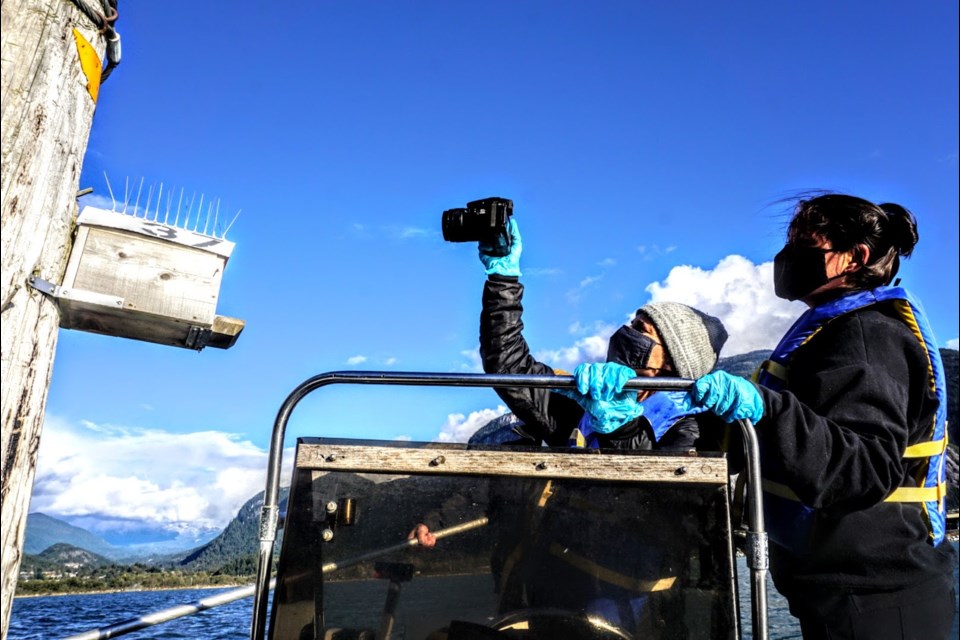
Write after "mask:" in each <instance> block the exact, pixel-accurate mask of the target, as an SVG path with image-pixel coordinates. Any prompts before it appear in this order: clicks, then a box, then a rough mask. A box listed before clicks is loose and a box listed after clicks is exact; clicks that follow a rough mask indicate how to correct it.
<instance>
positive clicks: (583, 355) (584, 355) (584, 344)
mask: <svg viewBox="0 0 960 640" xmlns="http://www.w3.org/2000/svg"><path fill="white" fill-rule="evenodd" d="M616 330H617V327H615V326H613V325H609V324H605V323H599V322H598V323H595V324H594V326H593V328H592V329H589V330H588V329H585V328H584V327H583V326H582V325H581V324H580V323H574V324H573V325H571V326H570V332H571V333H574V334H577V333H579V334H585V335H582V337H580V338H578V339H577V341H576V342H574V343H573V345H572V346H569V347H560V348H559V349H542V350H538V351H537V352H536V353H534V357H535V358H536V359H537V360H539V361H540V362H545V363H547V364H549V365H550V366H551V367H554V368H555V369H564V370H567V371H573V369H574V367H576V366H577V365H578V364H580V363H581V362H601V361H603V360H605V359H606V357H607V341H608V340H610V336H611V335H613V332H614V331H616Z"/></svg>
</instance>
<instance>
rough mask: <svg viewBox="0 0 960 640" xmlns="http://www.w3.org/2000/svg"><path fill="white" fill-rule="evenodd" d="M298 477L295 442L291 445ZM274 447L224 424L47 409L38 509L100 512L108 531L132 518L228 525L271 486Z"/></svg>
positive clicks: (164, 524) (60, 514)
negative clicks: (120, 421)
mask: <svg viewBox="0 0 960 640" xmlns="http://www.w3.org/2000/svg"><path fill="white" fill-rule="evenodd" d="M284 460H285V461H286V463H285V465H284V466H285V471H284V472H283V473H282V475H281V477H282V478H289V477H290V466H291V464H292V461H293V450H292V449H289V450H287V451H285V452H284ZM266 468H267V453H266V452H265V451H263V450H261V449H260V448H258V447H256V446H255V445H253V444H252V443H251V442H250V441H248V440H242V439H241V438H240V437H239V436H237V435H236V434H232V433H227V432H223V431H212V430H211V431H199V432H196V433H183V434H179V433H170V432H168V431H163V430H159V429H140V428H130V427H122V428H121V427H113V426H110V425H97V424H93V423H89V422H83V423H81V424H73V423H70V422H67V421H65V420H63V419H60V418H58V417H56V416H49V415H48V416H47V419H46V421H45V424H44V432H43V439H42V445H41V447H40V451H39V454H38V461H37V475H36V481H35V483H34V488H33V495H32V501H31V503H30V510H31V511H41V512H43V513H46V514H47V515H50V516H53V517H57V518H67V519H69V518H92V519H94V520H95V521H96V522H98V523H99V525H98V527H97V528H98V529H100V530H101V531H104V530H110V529H123V528H125V527H130V526H131V525H132V523H137V525H138V526H143V525H149V526H153V527H156V528H157V529H163V530H168V531H177V530H181V529H183V528H184V527H187V526H190V527H207V528H222V527H224V526H225V525H226V524H227V523H228V522H229V521H230V520H231V519H232V518H233V517H234V516H235V515H236V513H237V510H238V509H239V508H240V507H241V506H242V505H243V504H244V503H245V502H246V501H247V500H249V499H250V498H252V497H253V496H254V495H255V494H257V493H259V492H260V491H263V488H264V483H265V480H266Z"/></svg>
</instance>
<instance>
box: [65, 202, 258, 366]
mask: <svg viewBox="0 0 960 640" xmlns="http://www.w3.org/2000/svg"><path fill="white" fill-rule="evenodd" d="M233 246H234V244H233V243H232V242H229V241H227V240H225V239H223V238H217V237H213V236H207V235H204V234H201V233H196V232H194V231H189V230H187V229H182V228H179V227H176V226H170V225H167V224H164V223H161V222H158V221H156V220H148V219H144V218H138V217H135V216H131V215H127V214H124V213H118V212H115V211H106V210H104V209H96V208H94V207H84V209H83V211H81V212H80V216H79V217H78V218H77V229H76V237H75V239H74V243H73V248H72V250H71V252H70V260H69V262H68V263H67V270H66V273H65V274H64V277H63V284H61V285H60V286H59V287H56V292H55V293H54V295H55V296H56V298H57V302H58V305H59V307H60V314H61V315H60V326H61V327H63V328H64V329H77V330H80V331H92V332H94V333H102V334H106V335H111V336H121V337H124V338H131V339H133V340H144V341H147V342H156V343H159V344H166V345H172V346H177V347H185V348H188V349H196V350H200V349H203V348H204V347H217V348H219V349H227V348H229V347H231V346H233V344H234V343H235V342H236V341H237V338H238V337H239V335H240V332H241V331H242V330H243V327H244V322H243V320H238V319H236V318H228V317H224V316H218V315H217V313H216V310H217V298H218V297H219V295H220V279H221V278H222V277H223V270H224V268H225V267H226V265H227V259H228V258H229V257H230V253H231V252H232V251H233Z"/></svg>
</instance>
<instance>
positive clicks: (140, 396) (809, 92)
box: [32, 0, 960, 537]
mask: <svg viewBox="0 0 960 640" xmlns="http://www.w3.org/2000/svg"><path fill="white" fill-rule="evenodd" d="M120 9H121V13H120V20H119V21H118V23H117V29H118V31H119V32H120V34H121V35H122V38H123V61H122V63H121V65H120V66H119V67H118V68H117V69H116V70H115V71H114V73H113V75H112V76H111V78H110V79H109V80H108V81H107V83H106V84H105V85H104V86H103V88H102V90H101V93H100V101H99V104H98V106H97V112H96V115H95V119H94V123H93V130H92V133H91V136H90V142H89V147H88V151H87V155H86V158H85V160H84V165H83V173H82V178H81V187H87V186H90V187H93V188H94V189H95V194H94V195H93V196H88V197H85V198H84V199H83V200H82V204H86V205H91V206H105V207H106V208H110V207H111V206H112V203H111V202H110V199H109V196H108V191H107V183H106V180H105V178H104V173H105V172H106V175H107V176H109V179H110V183H111V185H112V187H113V190H114V193H115V195H116V196H117V197H118V198H120V199H122V197H123V191H124V184H125V181H126V180H127V179H129V180H130V181H131V182H133V183H134V184H139V180H140V179H141V178H142V179H144V181H145V185H147V186H149V185H153V186H154V189H155V190H156V187H157V186H158V185H159V184H160V183H161V182H162V183H164V185H165V189H167V190H168V191H169V190H170V189H171V188H173V189H177V190H179V189H180V188H183V189H184V190H185V192H186V193H187V195H188V197H189V195H190V194H191V193H193V192H195V193H197V194H198V197H199V194H200V193H203V194H205V196H206V197H207V198H208V199H209V198H219V199H220V202H221V206H222V211H223V212H225V214H229V215H230V216H231V217H232V215H234V214H235V213H236V212H237V211H240V212H241V213H240V216H239V218H237V221H236V223H235V224H234V225H233V226H232V228H231V229H230V231H229V233H228V234H227V237H228V239H229V240H231V241H233V242H235V243H236V249H235V251H234V253H233V255H232V257H231V259H230V261H229V263H228V265H227V269H226V272H225V275H224V280H223V286H222V289H221V295H220V300H219V305H218V309H217V311H218V313H219V314H221V315H227V316H233V317H237V318H241V319H243V320H245V321H246V323H247V325H246V329H245V330H244V332H243V334H242V335H241V336H240V339H239V341H238V342H237V344H236V345H235V346H234V347H233V348H231V349H229V350H226V351H222V350H214V349H206V350H204V351H202V352H200V353H196V352H192V351H188V350H182V349H176V348H172V347H161V346H157V345H152V344H147V343H138V342H134V341H130V340H124V339H119V338H107V337H103V336H98V335H93V334H83V333H79V332H75V331H62V332H61V335H60V338H59V344H58V347H57V356H56V361H55V365H54V374H53V380H52V383H51V387H50V394H49V399H48V403H47V424H46V431H45V434H44V438H43V441H42V444H41V449H40V459H41V460H40V466H39V469H38V476H37V483H36V487H35V491H34V499H33V504H32V510H38V511H44V512H46V513H48V514H50V515H54V516H57V517H64V518H67V519H71V520H72V521H76V522H84V523H86V524H88V525H90V524H91V523H99V524H97V526H98V527H99V529H100V532H101V533H104V534H107V535H108V537H109V535H114V534H116V532H117V531H120V530H127V531H133V530H138V531H140V532H141V533H142V534H143V535H144V536H146V537H149V536H151V535H154V536H159V535H173V534H172V533H167V534H161V533H158V532H159V531H161V530H162V531H167V532H171V531H177V530H183V529H184V528H190V527H194V526H209V527H216V526H222V525H223V524H225V522H226V521H227V520H228V519H229V517H231V516H232V515H233V513H234V512H235V510H236V508H237V507H238V506H239V505H240V504H241V503H242V502H243V501H244V500H246V499H247V498H249V497H250V496H251V495H253V493H255V492H256V491H259V490H261V489H262V486H263V477H264V469H265V450H266V447H267V445H268V440H269V434H270V430H271V427H272V423H273V419H274V416H275V414H276V411H277V409H278V407H279V405H280V403H281V402H282V401H283V399H284V397H285V396H286V395H287V393H288V392H289V391H290V390H291V389H292V388H293V387H294V386H296V385H297V384H298V383H299V382H301V381H302V380H304V379H305V378H308V377H310V376H311V375H314V374H316V373H320V372H324V371H331V370H341V369H375V370H381V369H382V370H390V371H477V370H478V369H477V364H478V361H477V356H476V350H477V320H478V314H479V310H480V292H481V288H482V284H483V280H484V277H485V276H484V273H483V269H482V266H481V265H480V263H479V261H478V260H477V257H476V251H475V248H474V247H473V246H471V245H466V244H450V243H445V242H444V241H443V240H442V237H441V235H440V214H441V212H442V211H443V210H444V209H447V208H451V207H455V206H463V204H464V203H465V202H466V201H468V200H472V199H476V198H481V197H486V196H492V195H499V196H503V197H508V198H511V199H513V201H514V204H515V211H516V219H517V222H518V224H519V226H520V229H521V232H522V234H523V238H524V254H523V258H522V261H521V266H522V269H523V272H524V276H523V282H524V283H525V284H526V285H527V296H526V299H525V307H526V313H525V318H524V319H525V322H526V332H525V334H526V336H527V339H528V341H529V342H530V343H531V345H532V347H533V349H534V350H535V352H536V353H537V354H538V355H540V356H541V358H542V359H544V360H545V361H547V362H550V363H552V364H556V365H557V366H563V367H570V366H573V365H575V364H576V363H577V362H578V361H582V360H584V359H597V358H599V357H600V355H601V354H602V353H603V352H604V350H605V341H606V338H607V337H608V336H609V335H610V333H612V331H613V330H614V329H615V328H616V326H617V325H619V324H621V323H622V322H624V321H625V320H626V319H627V318H628V316H629V314H630V313H631V312H632V311H634V310H635V309H636V308H637V307H639V306H641V305H642V304H644V303H646V302H648V301H650V300H651V299H671V300H679V301H682V302H687V303H690V304H694V305H697V306H699V307H701V308H703V309H704V310H705V311H708V312H711V313H714V314H715V315H719V316H720V317H721V318H723V319H724V321H725V322H726V324H727V327H728V329H729V330H730V332H731V334H732V337H731V340H730V342H728V345H727V347H726V350H725V353H724V354H723V355H733V354H735V353H742V352H745V351H749V350H751V349H756V348H770V347H772V346H773V345H774V343H775V341H776V339H777V337H779V335H780V334H781V333H782V332H783V330H784V329H786V327H787V326H789V324H790V322H791V321H792V320H793V318H794V317H795V316H796V315H797V314H798V313H799V312H800V311H801V310H802V308H801V307H798V306H797V304H789V303H785V302H783V301H779V300H777V299H775V298H774V296H773V292H772V284H771V279H770V275H771V265H770V261H771V260H772V257H773V255H774V254H775V253H776V252H777V251H778V250H779V248H780V247H781V246H782V243H783V235H784V227H785V223H786V220H787V217H786V216H787V213H786V209H785V206H784V205H783V204H778V202H780V201H781V200H782V199H783V198H786V197H789V196H791V195H794V194H796V193H798V192H800V191H803V190H807V189H832V190H838V191H844V192H848V193H852V194H855V195H859V196H862V197H865V198H868V199H871V200H875V201H893V202H898V203H900V204H902V205H904V206H906V207H908V208H910V209H911V210H912V211H913V212H914V213H915V214H916V216H917V218H918V220H919V229H920V236H921V241H920V244H919V245H918V247H917V250H916V253H915V255H914V257H913V258H912V259H911V260H908V261H906V262H905V264H904V266H903V268H902V269H901V276H902V278H903V285H904V286H906V287H908V288H910V289H911V290H912V291H913V292H914V293H915V294H917V295H918V296H919V297H920V298H921V299H922V301H923V303H924V305H925V307H926V309H927V311H928V314H929V316H930V321H931V323H932V325H933V328H934V332H935V333H936V335H937V337H938V339H939V340H940V341H941V343H942V344H944V345H950V346H952V347H953V348H956V346H957V338H958V335H960V330H958V312H957V308H958V294H957V291H958V288H960V287H958V241H957V238H958V229H957V226H958V225H957V221H958V213H957V212H958V204H960V203H958V177H957V176H958V117H957V113H958V110H960V105H958V81H957V78H958V75H960V74H958V68H957V67H958V27H957V25H958V15H957V12H958V9H957V4H956V3H955V2H932V3H913V4H909V3H903V2H885V1H884V2H876V1H870V2H867V1H857V2H844V3H835V2H825V1H808V2H802V3H801V2H759V1H755V2H743V3H712V2H670V3H653V2H636V1H630V2H617V1H607V2H598V3H586V2H542V1H529V2H508V1H486V2H427V1H424V2H405V3H400V2H393V3H387V2H366V1H363V0H357V1H352V2H333V1H326V0H324V1H321V0H312V1H309V2H306V1H300V2H295V3H287V4H285V5H284V6H283V8H282V9H278V8H277V7H276V6H275V5H272V4H270V3H262V2H260V3H253V2H236V3H231V5H230V8H229V10H227V9H225V5H221V4H220V3H197V2H182V1H168V2H163V3H143V2H141V3H137V2H127V3H121V7H120ZM155 192H156V191H154V193H155ZM145 199H146V187H145V189H144V196H143V197H142V200H141V207H142V206H143V204H144V201H145ZM154 205H155V203H154ZM120 207H121V208H122V204H121V205H120ZM131 208H132V207H131ZM502 411H503V408H502V407H501V406H499V403H498V399H497V398H496V396H495V395H494V394H493V392H492V391H490V390H478V389H470V390H447V389H414V388H407V389H391V388H385V387H371V388H360V387H336V388H333V389H326V390H322V391H320V392H317V393H315V394H314V395H313V396H311V397H309V398H307V399H306V400H305V401H304V402H303V403H301V405H300V407H299V408H298V409H297V411H296V412H295V414H294V416H293V419H292V421H291V424H290V429H289V430H288V439H287V444H288V445H292V444H293V443H294V441H295V438H296V437H298V436H304V435H331V436H356V437H375V438H388V439H393V438H411V439H415V440H433V439H448V440H456V439H463V438H464V437H465V436H466V435H468V434H469V432H470V431H471V430H472V429H475V428H476V427H477V426H478V425H479V424H481V423H482V422H483V421H484V420H486V419H489V417H491V416H493V415H496V414H497V413H499V412H502ZM288 457H289V456H288ZM144 532H146V533H144Z"/></svg>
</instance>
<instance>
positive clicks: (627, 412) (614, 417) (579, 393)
mask: <svg viewBox="0 0 960 640" xmlns="http://www.w3.org/2000/svg"><path fill="white" fill-rule="evenodd" d="M636 375H637V374H636V372H634V370H633V369H631V368H630V367H626V366H624V365H622V364H617V363H616V362H598V363H585V364H581V365H578V366H577V368H576V369H574V371H573V377H574V378H575V379H576V381H577V390H576V391H572V390H570V389H558V390H557V392H558V393H560V394H562V395H565V396H567V397H568V398H573V399H574V400H576V401H577V404H579V405H580V406H581V407H583V408H584V409H586V411H587V413H589V414H590V426H591V427H592V428H593V430H594V431H596V432H598V433H611V432H613V431H616V430H617V429H619V428H620V427H622V426H623V425H625V424H627V423H628V422H630V421H631V420H634V419H636V418H637V417H639V416H640V415H641V414H643V407H642V406H640V403H639V402H637V392H636V391H633V390H624V388H623V386H624V385H625V384H626V383H627V381H628V380H630V379H631V378H634V377H636Z"/></svg>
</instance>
